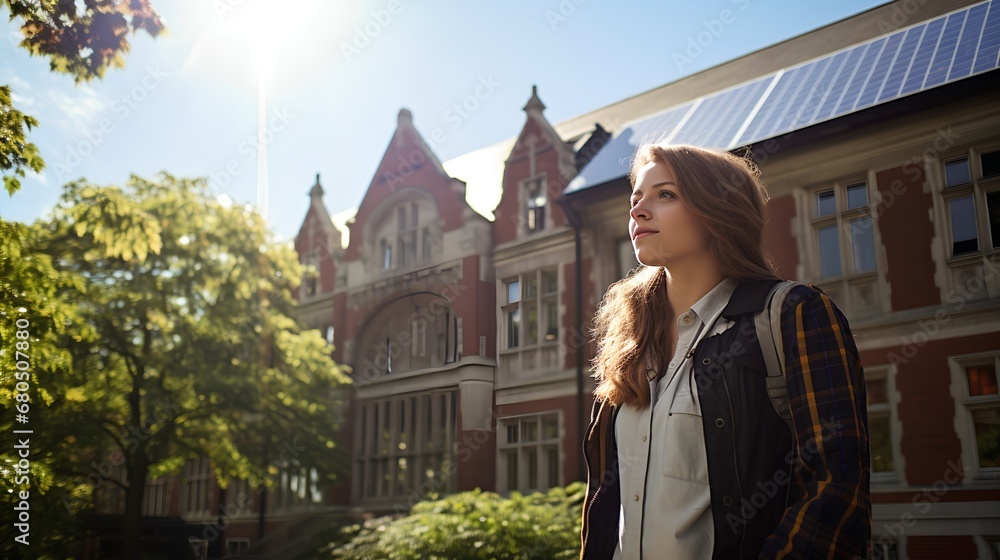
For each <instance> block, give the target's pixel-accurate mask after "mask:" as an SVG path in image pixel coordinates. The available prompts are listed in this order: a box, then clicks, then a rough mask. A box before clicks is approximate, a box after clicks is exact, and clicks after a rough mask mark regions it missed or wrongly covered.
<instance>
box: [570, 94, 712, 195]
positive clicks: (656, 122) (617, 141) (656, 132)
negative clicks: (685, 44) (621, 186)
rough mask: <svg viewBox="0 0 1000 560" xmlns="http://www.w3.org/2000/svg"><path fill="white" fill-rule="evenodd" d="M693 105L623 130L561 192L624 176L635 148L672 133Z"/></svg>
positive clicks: (682, 106)
mask: <svg viewBox="0 0 1000 560" xmlns="http://www.w3.org/2000/svg"><path fill="white" fill-rule="evenodd" d="M695 104H696V103H694V102H691V103H685V104H684V105H681V106H678V107H672V108H670V109H668V110H666V111H664V112H662V113H658V114H656V115H653V116H651V117H648V118H645V119H643V120H641V121H638V122H635V123H633V124H631V125H629V126H626V127H625V128H623V129H622V131H621V132H620V133H619V134H618V135H617V136H615V137H614V138H613V139H612V140H611V141H610V142H608V143H607V145H605V146H604V147H603V148H601V151H599V152H597V155H595V156H594V158H593V159H591V160H590V163H588V164H587V166H586V167H584V168H583V170H582V171H581V172H580V174H578V175H577V176H576V177H574V178H573V180H572V181H570V182H569V184H568V185H566V190H565V191H564V192H566V193H571V192H574V191H578V190H583V189H586V188H589V187H592V186H595V185H600V184H601V183H606V182H608V181H612V180H614V179H618V178H621V177H624V176H625V175H627V174H628V166H629V165H630V163H631V159H632V156H633V155H634V154H635V149H636V148H637V147H639V146H641V145H643V144H646V143H649V142H657V141H659V140H662V139H664V138H666V137H667V136H668V135H670V134H673V132H675V130H676V128H677V125H678V124H680V123H681V122H682V121H683V120H684V117H685V116H686V115H687V114H688V112H690V111H691V109H692V107H694V105H695Z"/></svg>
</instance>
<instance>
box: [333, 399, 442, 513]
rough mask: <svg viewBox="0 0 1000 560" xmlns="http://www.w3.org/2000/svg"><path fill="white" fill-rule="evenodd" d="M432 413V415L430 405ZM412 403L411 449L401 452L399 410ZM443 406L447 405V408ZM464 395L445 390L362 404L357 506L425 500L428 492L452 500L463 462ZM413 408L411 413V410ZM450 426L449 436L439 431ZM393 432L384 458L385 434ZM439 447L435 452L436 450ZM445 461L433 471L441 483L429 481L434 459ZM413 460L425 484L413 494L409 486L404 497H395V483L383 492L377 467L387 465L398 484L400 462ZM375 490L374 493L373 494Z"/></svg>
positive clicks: (357, 444)
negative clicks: (458, 462) (460, 409)
mask: <svg viewBox="0 0 1000 560" xmlns="http://www.w3.org/2000/svg"><path fill="white" fill-rule="evenodd" d="M428 400H429V405H430V410H428V402H427V401H428ZM401 401H404V402H406V403H407V405H406V410H405V413H406V415H407V419H406V421H405V422H404V425H406V426H407V431H406V433H407V434H408V437H406V438H405V439H406V440H407V441H406V447H405V448H400V447H399V444H400V443H403V439H404V438H403V437H401V436H400V433H399V426H400V418H399V410H400V402H401ZM442 401H443V402H444V403H445V404H444V407H443V408H442V406H441V403H442ZM459 405H460V403H459V395H458V391H457V390H455V389H443V390H432V391H423V392H419V393H406V394H401V395H393V396H391V397H387V398H380V399H371V400H367V401H363V402H361V403H359V406H358V410H357V412H356V417H355V418H356V421H355V432H354V437H355V440H354V442H355V443H354V457H353V462H354V465H353V472H354V480H355V484H354V485H353V490H352V494H353V498H352V500H353V502H354V503H360V504H366V505H371V504H386V503H393V502H395V503H400V500H403V501H404V502H405V500H406V499H408V498H411V497H413V496H414V495H417V494H420V496H421V497H424V495H425V494H426V493H427V492H437V493H440V494H448V493H451V492H453V491H455V489H456V486H455V485H456V483H457V482H456V481H457V479H456V477H455V469H454V465H455V462H456V460H457V456H456V453H457V449H456V447H457V441H458V440H457V439H456V438H457V437H458V410H457V407H458V406H459ZM411 406H412V407H413V408H410V407H411ZM387 410H388V413H389V414H388V416H389V419H388V426H385V425H384V424H385V413H386V411H387ZM413 414H415V415H416V421H415V422H411V421H410V419H411V418H412V415H413ZM427 418H430V424H431V425H430V426H428V425H427V422H426V420H427ZM442 423H443V424H444V431H443V432H439V431H438V429H439V428H438V426H440V425H441V424H442ZM428 431H430V438H431V439H430V441H428V439H427V436H428V434H427V432H428ZM385 432H388V438H387V441H386V442H384V443H385V449H386V453H385V454H383V453H381V446H382V444H383V440H382V438H381V437H380V435H379V434H380V433H385ZM432 444H433V446H435V447H434V448H433V449H432V448H431V446H432ZM439 455H440V456H441V457H440V459H441V464H440V465H438V466H437V468H436V469H435V470H434V471H433V472H434V475H435V477H436V478H435V479H433V480H430V481H429V479H427V478H426V477H425V476H424V473H425V472H426V471H427V470H430V467H429V464H430V463H428V458H432V457H437V456H439ZM400 458H406V459H412V460H413V463H414V464H413V465H409V464H408V465H407V468H408V469H409V468H412V471H411V472H412V473H414V474H413V476H415V477H416V478H418V479H419V482H416V487H413V488H410V487H407V485H406V484H404V485H403V488H402V490H401V493H398V494H397V493H395V491H394V490H395V486H396V485H395V483H392V482H390V483H389V485H388V487H386V488H383V487H382V485H383V483H382V482H381V481H379V480H377V478H375V475H376V470H375V468H374V465H375V463H376V462H381V461H385V464H386V473H387V474H388V475H389V478H390V479H391V480H395V478H396V476H397V473H398V465H399V462H398V461H399V459H400ZM370 487H374V489H375V490H374V493H372V492H370V491H369V488H370Z"/></svg>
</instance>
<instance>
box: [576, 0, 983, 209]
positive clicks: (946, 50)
mask: <svg viewBox="0 0 1000 560" xmlns="http://www.w3.org/2000/svg"><path fill="white" fill-rule="evenodd" d="M998 58H1000V0H987V1H985V2H979V3H977V4H973V5H971V6H968V7H965V8H962V9H958V10H955V11H953V12H950V13H947V14H944V15H941V16H938V17H935V18H933V19H929V20H926V21H923V22H920V23H917V24H915V25H911V26H909V27H904V28H901V29H898V30H895V31H893V32H890V33H886V34H884V35H882V36H879V37H875V38H873V39H870V40H867V41H863V42H860V43H858V44H855V45H851V46H849V47H847V48H843V49H840V50H838V51H834V52H831V53H829V54H825V55H823V56H820V57H818V58H815V59H812V60H809V61H805V62H802V63H799V64H795V65H792V66H789V67H787V68H782V69H780V70H778V71H776V72H773V73H770V74H768V75H765V76H761V77H758V78H754V79H752V80H748V81H746V82H744V83H741V84H739V85H736V86H734V87H730V88H727V89H724V90H721V91H717V92H713V93H709V94H707V95H704V96H701V97H698V98H697V99H694V100H691V101H687V102H684V103H681V104H678V105H676V106H673V107H670V108H668V109H666V110H664V111H662V112H659V113H657V114H654V115H652V116H647V117H643V118H640V119H637V120H634V121H632V122H630V123H628V124H627V125H626V126H624V127H623V129H622V130H621V131H620V132H619V133H618V134H617V135H616V136H615V137H614V138H613V139H612V140H611V142H609V144H608V145H607V146H605V148H604V149H603V150H602V151H600V152H599V153H598V154H597V155H596V157H594V158H593V159H592V160H591V162H590V163H589V164H588V165H587V166H586V167H585V168H584V169H583V170H582V171H581V173H580V174H579V175H578V176H577V177H576V178H575V179H573V181H571V182H570V184H569V185H568V186H567V188H566V191H565V193H566V194H572V193H574V192H578V191H581V190H584V189H587V188H591V187H594V186H596V185H601V184H604V183H607V182H608V181H612V180H615V179H619V178H621V177H624V176H625V175H626V174H627V171H628V160H629V159H630V158H631V156H632V154H633V153H634V152H635V149H636V148H637V147H638V146H640V145H642V144H644V143H648V142H659V141H664V142H670V143H675V144H695V145H700V146H704V147H709V148H717V149H725V150H732V149H735V148H737V147H740V146H747V145H750V144H753V143H755V142H759V141H761V140H765V139H768V138H773V137H776V136H780V135H782V134H786V133H788V132H791V131H794V130H798V129H802V128H805V127H808V126H812V125H814V124H817V123H820V122H824V121H828V120H832V119H835V118H838V117H842V116H844V115H847V114H851V113H854V112H857V111H861V110H864V109H867V108H869V107H872V106H875V105H879V104H883V103H888V102H891V101H893V100H896V99H899V98H901V97H905V96H908V95H912V94H915V93H919V92H922V91H926V90H928V89H932V88H935V87H939V86H941V85H944V84H947V83H950V82H955V81H958V80H962V79H965V78H968V77H970V76H973V75H976V74H981V73H985V72H990V71H993V70H995V69H996V68H997V67H998V65H1000V60H998Z"/></svg>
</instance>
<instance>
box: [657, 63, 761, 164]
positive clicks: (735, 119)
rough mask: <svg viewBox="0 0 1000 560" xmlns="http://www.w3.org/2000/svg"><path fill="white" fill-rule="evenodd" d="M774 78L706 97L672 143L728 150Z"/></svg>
mask: <svg viewBox="0 0 1000 560" xmlns="http://www.w3.org/2000/svg"><path fill="white" fill-rule="evenodd" d="M772 79H773V76H768V77H767V78H764V79H760V80H757V81H756V82H751V83H750V84H747V85H745V86H741V87H738V88H734V89H730V90H728V91H723V92H720V93H718V94H715V95H712V96H709V97H706V98H705V100H704V101H703V102H702V104H701V105H700V106H698V108H697V109H696V110H695V111H694V113H692V115H691V117H690V118H689V119H688V120H687V122H685V123H684V126H683V127H681V129H680V130H679V131H678V132H677V134H675V135H674V137H673V138H672V139H671V141H672V142H673V143H675V144H696V145H699V146H704V147H706V148H726V147H728V146H729V144H730V143H731V141H732V139H733V135H734V134H736V131H737V130H738V129H739V127H740V125H742V124H743V121H745V120H746V119H747V116H748V115H749V114H750V111H751V110H752V109H753V108H754V106H756V105H757V101H758V100H759V99H760V98H761V96H762V95H763V93H764V91H765V90H766V89H767V85H768V84H769V83H770V82H771V80H772Z"/></svg>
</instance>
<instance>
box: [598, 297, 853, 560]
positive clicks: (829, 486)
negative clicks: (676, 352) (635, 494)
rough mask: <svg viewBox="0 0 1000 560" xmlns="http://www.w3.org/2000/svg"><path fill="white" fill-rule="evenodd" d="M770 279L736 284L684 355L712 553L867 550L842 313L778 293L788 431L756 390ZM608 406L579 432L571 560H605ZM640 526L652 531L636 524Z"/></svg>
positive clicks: (750, 555) (610, 514)
mask: <svg viewBox="0 0 1000 560" xmlns="http://www.w3.org/2000/svg"><path fill="white" fill-rule="evenodd" d="M775 282H777V280H758V281H750V282H741V283H740V284H739V286H737V288H736V290H735V292H733V295H732V297H731V298H730V300H729V304H728V305H727V306H726V308H725V309H724V310H723V312H722V316H723V317H725V318H726V319H728V320H731V321H735V322H736V324H735V325H734V326H733V327H731V328H729V329H728V330H726V331H723V332H722V333H719V334H717V335H713V336H709V337H706V338H704V339H702V341H701V342H700V343H699V344H698V345H697V347H696V348H695V352H694V358H693V362H692V363H693V364H694V369H693V375H694V379H695V382H696V383H697V385H698V398H699V401H700V403H701V412H702V421H703V426H704V430H705V444H706V446H707V451H708V453H707V457H708V475H709V485H710V492H711V498H712V518H713V522H714V525H715V546H714V552H713V555H712V558H713V559H723V558H725V559H729V558H733V559H737V558H739V559H754V558H782V557H786V558H828V557H831V553H832V557H833V558H855V557H860V558H867V557H868V556H869V549H870V543H871V496H870V489H869V478H870V451H869V446H868V415H867V409H866V398H865V385H864V377H863V371H862V366H861V361H860V359H859V357H858V350H857V347H856V346H855V344H854V339H853V336H852V335H851V331H850V327H849V326H848V323H847V319H846V318H845V317H844V315H843V313H842V312H841V311H840V309H838V308H837V306H836V305H835V304H834V303H833V301H832V300H830V299H829V298H828V297H827V296H826V295H825V294H824V293H823V292H822V291H821V290H820V289H819V288H817V287H815V286H811V285H810V286H808V287H807V286H797V287H795V288H793V289H792V290H791V291H790V292H789V294H788V296H787V298H786V300H785V306H784V308H783V309H782V314H781V333H782V343H783V352H784V355H785V377H786V383H787V385H788V396H789V405H790V407H791V410H792V416H793V419H792V425H793V428H792V429H790V427H789V425H788V424H786V423H785V422H784V421H783V420H782V419H781V417H779V416H778V414H777V413H776V412H775V411H774V408H773V406H772V404H771V401H770V399H769V398H768V396H767V392H766V390H765V383H764V378H765V377H766V370H765V366H764V359H763V357H762V355H761V352H760V348H759V346H758V343H757V334H756V329H755V328H754V322H753V318H754V314H755V313H756V312H758V311H760V310H762V309H763V308H764V305H765V300H766V297H767V294H768V292H769V291H770V289H771V287H772V286H773V285H774V283H775ZM617 412H618V407H616V406H615V405H613V404H611V403H608V402H601V401H596V400H595V402H594V407H593V411H592V413H591V422H590V426H589V428H588V429H587V432H586V438H585V440H584V445H583V448H584V456H585V459H586V461H587V470H588V480H587V500H586V502H585V503H584V509H583V530H582V534H581V539H582V550H581V558H582V559H583V560H608V559H610V558H611V557H612V555H613V553H614V548H615V546H616V545H617V542H618V519H619V511H620V507H621V502H620V490H619V484H618V482H619V480H618V450H617V445H616V442H615V437H614V426H615V417H616V415H617ZM645 530H655V529H651V528H650V527H649V523H648V522H647V527H646V529H645Z"/></svg>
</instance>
